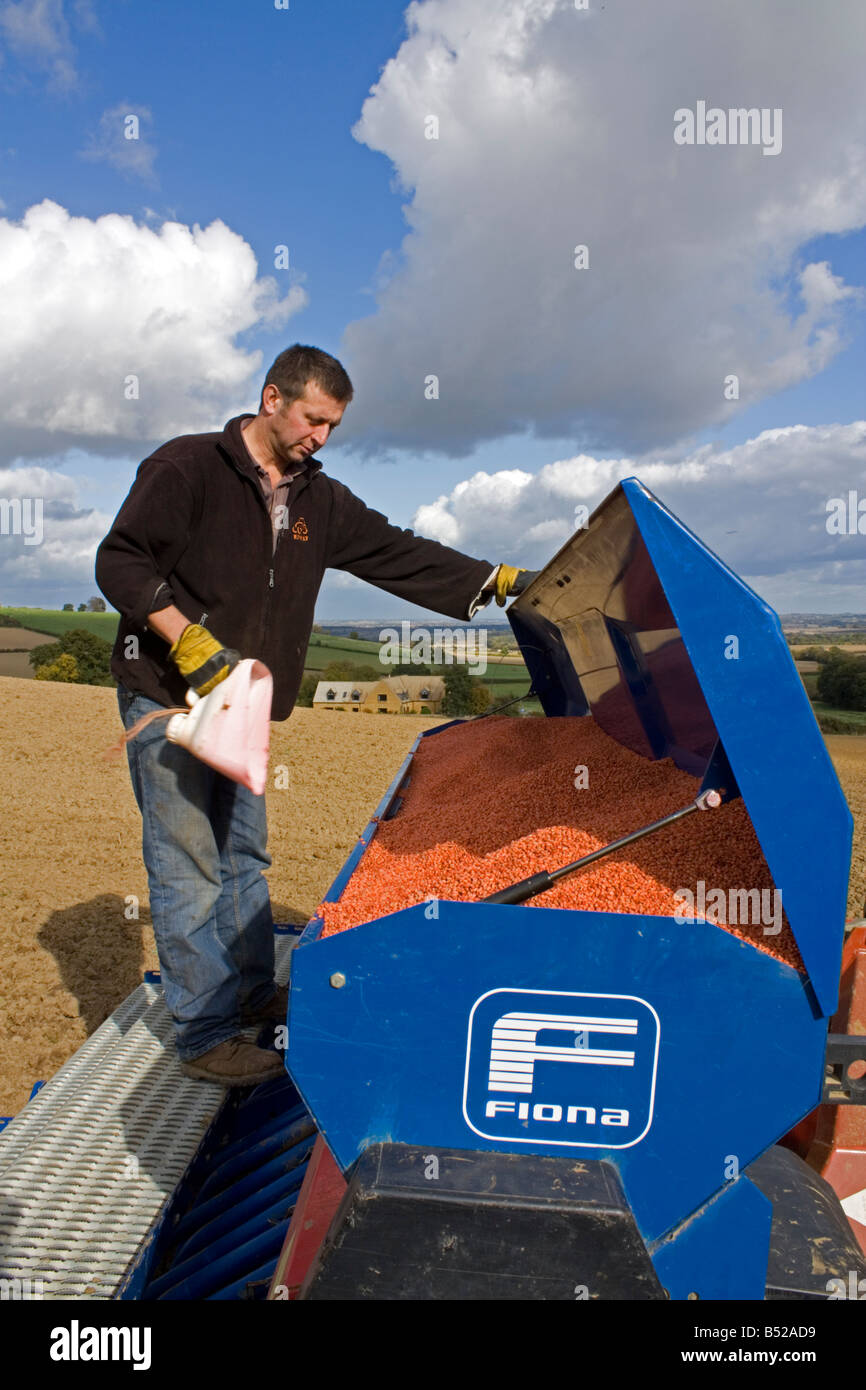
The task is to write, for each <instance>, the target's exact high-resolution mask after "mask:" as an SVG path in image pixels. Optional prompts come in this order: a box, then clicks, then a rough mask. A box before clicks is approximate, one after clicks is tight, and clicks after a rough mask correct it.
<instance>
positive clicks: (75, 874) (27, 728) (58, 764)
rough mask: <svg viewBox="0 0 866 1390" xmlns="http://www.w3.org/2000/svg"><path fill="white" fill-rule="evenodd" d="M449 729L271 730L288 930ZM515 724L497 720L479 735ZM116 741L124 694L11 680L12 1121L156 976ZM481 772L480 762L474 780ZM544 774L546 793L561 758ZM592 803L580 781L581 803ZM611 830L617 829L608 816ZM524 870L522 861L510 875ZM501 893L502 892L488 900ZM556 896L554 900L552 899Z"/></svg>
mask: <svg viewBox="0 0 866 1390" xmlns="http://www.w3.org/2000/svg"><path fill="white" fill-rule="evenodd" d="M46 640H49V639H46ZM22 645H23V644H22ZM324 722H327V726H328V727H327V737H323V723H324ZM441 722H443V721H440V720H437V719H422V718H415V717H408V716H407V717H403V718H401V717H398V716H392V717H389V718H381V719H364V720H361V719H352V718H351V717H350V716H347V717H346V718H345V719H344V720H337V719H333V718H329V719H326V717H325V716H323V715H321V714H319V713H317V712H314V711H313V710H308V709H298V710H295V712H294V714H293V715H292V717H291V719H289V720H288V721H287V722H285V723H283V724H275V725H274V726H273V737H272V744H271V771H272V773H275V772H277V771H278V769H280V768H281V767H282V768H285V769H286V772H285V773H282V774H280V775H279V776H278V777H277V779H276V782H277V785H276V786H275V779H274V777H273V776H272V777H271V781H270V788H269V791H268V794H267V795H268V803H269V822H270V850H271V854H272V856H273V860H274V864H273V867H272V869H271V870H270V872H269V874H268V878H269V881H270V885H271V896H272V899H273V903H274V911H275V916H276V918H277V920H278V921H290V920H291V921H297V922H301V921H305V920H306V919H307V918H308V917H310V916H311V915H312V913H313V911H314V910H315V908H316V906H317V904H318V903H319V902H320V901H321V899H322V896H323V894H324V893H325V891H326V889H327V888H328V886H329V884H330V883H331V881H332V880H333V878H334V876H335V875H336V873H337V871H338V870H339V869H340V867H341V866H342V864H343V863H344V861H345V859H346V857H347V855H348V853H349V851H350V849H351V848H352V846H353V845H354V843H355V839H356V836H357V835H358V833H359V832H360V831H361V830H362V829H363V827H364V826H365V825H366V823H367V821H368V820H369V818H370V816H371V815H372V813H373V811H374V809H375V807H376V805H377V803H378V801H379V800H380V799H381V796H382V795H383V793H384V791H385V789H386V788H387V786H388V785H389V783H390V782H391V780H392V778H393V776H394V774H395V773H396V772H397V769H398V767H399V765H400V763H401V761H402V759H403V757H404V756H405V754H406V753H407V752H408V750H409V748H410V747H411V745H412V742H413V741H414V739H415V737H416V736H417V734H418V733H419V732H420V731H421V730H422V729H425V728H432V727H435V726H436V725H437V724H439V723H441ZM504 722H505V721H504V720H503V721H499V720H494V719H491V720H486V721H484V723H482V724H479V725H478V726H477V730H473V731H472V733H473V737H475V736H477V734H478V733H479V732H480V731H481V730H483V729H484V728H485V727H486V726H490V725H492V726H494V728H495V726H496V725H497V724H504ZM515 722H516V721H509V724H513V723H515ZM119 733H120V720H119V717H118V714H117V706H116V700H115V694H114V691H113V690H110V689H101V688H96V687H89V686H73V685H60V684H54V683H53V682H50V681H21V680H17V679H15V678H13V677H3V676H0V805H2V808H3V811H2V817H0V952H2V961H3V988H2V990H0V1114H5V1115H11V1114H14V1113H15V1111H16V1110H18V1109H19V1108H20V1107H21V1106H22V1105H23V1104H24V1103H25V1102H26V1100H27V1098H28V1096H29V1094H30V1088H31V1086H32V1084H33V1082H34V1081H36V1080H44V1079H47V1078H48V1077H49V1076H51V1075H52V1074H53V1072H55V1071H56V1070H57V1068H58V1067H59V1066H61V1065H62V1063H63V1062H65V1061H66V1059H67V1058H68V1057H70V1056H71V1055H72V1053H73V1052H74V1051H75V1050H76V1048H77V1047H78V1046H79V1045H80V1044H81V1043H82V1042H83V1041H84V1039H85V1038H86V1037H87V1036H88V1035H89V1034H90V1033H92V1032H93V1031H94V1029H95V1028H97V1027H98V1026H99V1024H100V1023H102V1022H103V1020H104V1019H105V1018H106V1017H107V1016H108V1015H109V1014H110V1013H111V1012H112V1011H113V1010H114V1009H115V1008H116V1007H117V1005H118V1004H119V1003H120V1002H121V1001H122V1000H123V999H124V998H125V997H126V995H127V994H129V993H130V991H131V990H133V989H134V988H135V987H136V986H137V985H138V984H140V982H141V978H142V973H143V971H144V970H151V969H156V968H157V967H158V961H157V957H156V951H155V948H154V944H153V934H152V931H151V927H150V917H149V912H148V897H147V880H146V877H145V873H144V868H143V865H142V862H141V852H140V842H141V828H140V819H139V815H138V810H137V807H136V805H135V801H134V798H133V795H132V789H131V787H130V783H129V775H128V772H127V769H126V764H125V760H124V759H123V758H120V759H118V760H116V761H113V762H112V761H107V760H106V759H105V757H104V750H105V748H106V747H107V746H108V745H110V744H112V743H114V742H115V741H116V739H117V737H118V735H119ZM444 737H449V738H450V737H452V736H451V735H443V738H444ZM533 737H536V738H540V737H541V734H538V735H533ZM545 737H547V735H545ZM827 743H828V746H829V748H830V752H831V756H832V757H833V760H834V762H835V764H836V768H837V771H838V773H839V776H840V780H841V781H842V785H843V787H844V789H845V792H846V795H847V797H848V801H849V804H850V805H851V808H852V811H853V812H854V817H855V850H854V862H853V868H852V876H851V894H850V897H849V915H851V916H853V915H857V916H859V915H861V912H862V907H863V900H864V897H866V738H856V737H845V736H841V735H839V736H829V737H828V739H827ZM572 751H573V750H572V749H571V747H570V746H569V748H568V758H567V759H566V760H565V761H566V763H567V765H566V767H565V769H564V771H565V774H570V777H571V778H573V776H574V767H575V765H576V763H578V762H586V761H587V760H586V759H585V758H583V759H581V758H578V757H576V756H575V757H574V759H573V760H571V753H572ZM537 756H538V754H537V750H536V751H535V752H533V753H532V754H531V757H532V758H535V757H537ZM514 770H515V769H513V768H512V771H514ZM651 775H652V776H653V777H658V776H659V771H658V770H655V771H652V770H651ZM665 775H666V774H665ZM474 776H475V772H474V768H473V766H468V767H467V768H466V770H465V781H466V782H467V783H468V784H469V785H470V786H471V784H472V781H473V777H474ZM546 776H547V782H548V789H549V786H550V782H551V775H550V764H549V761H548V771H547V774H546ZM590 780H591V768H590ZM284 783H287V784H288V785H287V786H285V787H284V785H283V784H284ZM569 785H571V784H570V783H569V782H568V777H566V786H569ZM682 790H685V793H686V794H685V797H684V798H683V799H682V801H680V800H679V799H678V798H679V794H680V792H681V791H682ZM672 792H673V793H674V799H673V800H672V802H671V805H670V807H669V808H668V807H667V806H665V807H664V808H663V809H674V808H675V806H677V805H680V804H685V802H686V801H688V800H689V799H690V797H691V795H692V794H693V793H692V780H691V779H688V778H687V779H686V784H684V786H683V787H682V788H681V787H679V786H678V785H677V786H674V787H672ZM582 794H585V793H581V792H578V791H577V790H574V789H573V788H572V791H571V795H573V796H574V797H575V798H578V797H579V796H581V795H582ZM731 809H732V808H722V810H721V811H719V812H707V813H705V814H706V817H707V818H709V817H711V816H714V815H729V813H730V810H731ZM473 814H474V819H475V822H476V823H477V825H478V826H483V834H485V835H487V836H488V837H489V836H495V835H496V834H497V833H498V834H499V835H500V836H501V834H502V831H503V827H505V826H507V825H508V824H510V822H508V821H507V817H508V816H510V815H511V814H512V811H511V810H509V809H508V806H507V804H506V797H504V796H501V795H500V796H495V797H494V798H493V799H492V800H490V799H489V798H487V799H486V800H485V801H484V803H483V804H478V805H477V806H476V808H475V811H474V813H473ZM701 818H702V819H703V815H702V817H701ZM560 819H561V818H560ZM691 820H692V821H695V820H697V817H692V818H691ZM399 822H400V817H399V816H398V817H397V818H396V819H395V820H394V821H393V822H392V824H393V826H394V827H396V826H398V825H399ZM556 823H557V822H556V821H553V820H551V821H549V824H551V825H553V824H556ZM639 823H640V817H639V816H638V817H637V818H636V819H635V820H634V822H633V823H632V821H631V820H630V819H629V820H628V822H627V823H625V824H623V825H622V827H621V829H620V827H619V826H617V827H613V825H612V823H611V826H610V828H615V829H617V830H618V831H619V833H621V831H622V830H627V829H631V828H633V826H634V825H637V824H639ZM716 823H718V822H716ZM497 826H498V830H497ZM687 826H689V821H688V820H687V821H685V822H684V823H683V826H682V828H683V830H685V829H686V827H687ZM416 828H417V827H416ZM601 829H603V830H604V832H605V834H606V833H607V829H608V827H607V825H606V823H602V824H601ZM473 833H476V832H475V831H473ZM663 833H664V834H667V833H669V832H663ZM650 844H651V840H648V841H647V842H646V847H647V849H648V848H649V845H650ZM554 848H555V846H554ZM639 850H640V845H639V844H638V845H636V846H635V849H634V862H635V863H636V864H637V866H638V868H639V869H640V868H641V865H643V864H645V861H643V860H640V859H638V858H637V854H638V851H639ZM578 853H580V846H578ZM546 867H555V866H554V864H553V863H551V862H548V863H547V864H546ZM652 867H653V866H652V865H650V868H652ZM641 871H642V872H643V870H641ZM528 872H530V868H528V867H527V868H526V869H524V868H522V867H521V868H519V869H518V871H517V872H516V873H515V874H514V877H522V876H523V875H524V873H528ZM659 872H660V869H659V865H658V861H656V869H655V873H656V877H657V876H658V874H659ZM651 876H652V875H651ZM503 881H508V880H507V879H505V880H503ZM709 881H710V880H709V879H708V882H709ZM575 882H576V881H575ZM495 886H502V885H501V883H500V884H493V885H491V886H489V887H487V889H486V891H488V892H492V891H493V888H494V887H495ZM673 886H674V887H677V886H680V884H679V883H677V884H674V885H673ZM564 887H565V884H563V885H562V888H564ZM431 891H432V890H431ZM655 891H656V890H655V889H654V890H653V892H655ZM422 896H423V894H422ZM540 901H541V902H544V901H545V899H541V900H540ZM548 901H550V903H551V905H556V904H555V903H554V901H553V895H552V894H551V895H549V898H548Z"/></svg>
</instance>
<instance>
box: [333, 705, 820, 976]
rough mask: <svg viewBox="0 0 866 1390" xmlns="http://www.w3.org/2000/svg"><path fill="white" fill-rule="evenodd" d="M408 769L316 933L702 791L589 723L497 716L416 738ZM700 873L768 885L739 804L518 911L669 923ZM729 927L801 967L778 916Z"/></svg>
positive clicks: (515, 866) (617, 826)
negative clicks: (623, 915) (394, 806)
mask: <svg viewBox="0 0 866 1390" xmlns="http://www.w3.org/2000/svg"><path fill="white" fill-rule="evenodd" d="M581 768H585V769H586V771H585V773H582V772H581V771H580V769H581ZM410 777H411V781H410V783H409V786H408V788H407V790H406V791H405V792H404V793H403V803H402V805H401V807H400V809H399V811H398V812H397V814H396V815H395V816H394V817H393V818H392V819H391V820H388V821H383V822H382V823H381V824H380V825H379V827H378V829H377V832H376V835H375V836H374V838H373V840H372V842H371V844H370V846H369V848H368V850H367V852H366V853H365V855H364V856H363V858H362V860H361V862H360V864H359V865H358V868H357V869H356V871H355V873H354V874H353V876H352V878H351V879H350V880H349V882H348V884H347V885H346V888H345V889H344V891H343V895H342V897H341V898H340V901H339V902H337V903H323V904H322V905H321V907H320V908H319V914H320V915H321V916H323V917H324V928H323V933H322V934H323V936H332V935H334V934H335V933H336V932H340V931H345V930H346V929H347V928H349V927H354V926H357V925H358V924H359V923H360V922H369V921H372V920H373V919H374V918H376V917H383V916H385V915H386V914H388V913H391V912H398V911H400V910H401V909H402V908H405V907H410V906H412V905H413V904H415V903H419V902H423V901H424V900H425V899H428V898H433V897H435V898H442V899H451V900H456V901H459V902H477V901H478V900H479V899H481V898H484V897H486V896H487V895H488V894H489V893H495V892H497V891H498V890H499V889H502V888H506V887H507V886H508V885H509V884H511V883H514V882H516V881H517V880H519V879H523V878H528V877H529V876H530V874H535V873H538V872H540V871H541V870H542V869H547V870H552V869H557V868H559V867H560V866H561V865H563V864H567V863H569V862H571V861H572V860H575V859H580V858H581V857H582V856H583V855H585V854H589V853H591V852H592V851H593V850H595V849H599V848H600V847H601V846H603V845H606V844H609V843H610V842H611V841H612V840H616V839H618V838H619V837H620V836H622V835H625V834H628V833H629V832H630V831H632V830H637V829H638V828H639V827H640V826H643V825H647V824H649V823H650V822H651V821H655V820H660V819H661V818H662V817H663V816H666V815H668V814H669V813H670V812H671V811H676V810H678V809H679V808H680V807H682V806H686V805H688V804H689V802H691V801H693V800H694V798H695V797H696V795H697V793H698V790H699V782H698V780H697V779H696V778H694V777H691V776H690V775H689V774H688V773H686V772H682V771H681V770H680V769H679V768H678V767H677V766H676V765H675V764H674V763H673V762H672V761H671V760H670V759H665V760H664V761H659V762H650V761H649V760H648V759H646V758H642V757H640V756H639V755H638V754H637V753H632V752H631V751H630V750H629V749H627V748H624V747H623V746H622V745H621V744H619V743H617V742H616V741H615V740H614V739H612V738H610V737H609V736H608V735H607V734H605V733H604V732H603V731H602V730H601V729H600V728H599V726H598V725H597V724H596V723H595V722H594V721H593V720H592V719H591V718H589V717H586V718H559V719H556V718H545V719H541V718H534V719H532V718H530V719H509V718H507V717H506V716H504V715H502V716H498V717H493V718H489V719H483V720H479V721H478V722H477V723H466V724H461V725H455V726H454V727H453V728H450V729H445V730H443V731H442V733H439V734H435V735H433V736H431V737H429V738H426V739H422V741H421V743H420V745H419V747H418V749H417V751H416V753H415V757H414V759H413V761H412V764H411V768H410ZM584 782H585V783H587V785H585V786H581V785H580V784H582V783H584ZM700 880H703V882H704V884H705V885H706V893H707V894H709V893H710V891H711V890H713V889H722V890H724V891H725V892H726V893H727V892H728V890H729V889H732V888H747V889H754V888H757V889H769V890H772V888H773V880H772V878H771V876H770V870H769V868H768V866H767V862H766V860H765V859H764V856H763V853H762V852H761V847H760V845H759V843H758V838H757V836H756V834H755V832H754V830H753V828H752V823H751V821H750V819H749V815H748V812H747V811H746V807H745V805H744V803H743V801H742V800H736V801H731V802H728V803H727V804H725V805H723V806H720V807H718V808H717V809H716V810H710V811H699V812H696V813H695V814H694V815H692V816H687V817H685V818H684V819H683V820H680V821H677V822H674V824H673V825H670V826H666V827H665V828H664V829H662V830H659V831H657V832H655V833H654V834H652V835H648V836H647V837H646V838H645V839H643V840H638V841H636V842H635V843H634V844H632V845H629V846H627V847H626V848H624V849H622V850H619V851H618V852H617V853H616V854H614V855H611V856H610V857H609V858H606V859H603V860H601V861H600V862H599V863H597V864H594V865H591V866H590V867H589V868H587V869H581V870H578V872H577V873H575V874H573V875H571V876H570V877H568V878H564V879H562V880H561V881H560V882H559V883H557V884H556V885H555V886H554V887H553V888H551V889H549V890H548V891H547V892H546V893H541V894H539V895H538V896H537V897H535V898H532V899H531V900H530V902H529V903H528V904H527V906H533V907H559V908H569V909H578V910H581V911H592V912H628V913H640V914H644V915H649V916H661V917H672V916H674V913H675V911H676V908H677V903H676V901H675V895H676V893H677V890H680V889H690V891H691V892H692V893H696V891H697V884H698V882H699V881H700ZM767 901H768V902H769V901H772V899H767ZM696 915H697V914H696ZM726 930H729V931H732V932H733V933H734V934H735V935H737V936H740V937H743V938H744V939H746V940H749V941H751V942H752V943H753V944H754V945H755V946H757V947H759V948H760V949H761V950H763V951H766V952H767V953H768V954H770V955H772V956H775V957H776V958H777V959H779V960H783V961H786V962H787V963H789V964H791V965H794V966H795V967H796V968H798V969H802V963H801V960H800V955H799V952H798V950H797V945H796V942H795V940H794V937H793V934H792V932H791V929H790V927H789V925H788V922H787V919H785V920H784V922H783V925H782V929H781V931H780V932H779V933H778V935H765V934H764V927H763V925H762V924H761V923H760V922H758V923H754V924H750V923H745V924H741V925H729V926H727V927H726Z"/></svg>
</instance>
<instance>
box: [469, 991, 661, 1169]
mask: <svg viewBox="0 0 866 1390" xmlns="http://www.w3.org/2000/svg"><path fill="white" fill-rule="evenodd" d="M493 994H534V995H539V994H544V995H549V996H550V997H552V998H555V999H627V1000H631V1001H632V1002H633V1003H635V1004H643V1006H644V1008H646V1009H649V1011H650V1013H651V1014H652V1016H653V1018H654V1019H655V1021H656V1045H655V1055H654V1057H653V1074H652V1084H651V1086H650V1103H649V1116H648V1118H647V1123H646V1129H644V1130H643V1131H642V1133H640V1134H639V1135H638V1136H637V1138H636V1139H630V1140H629V1142H628V1143H627V1144H610V1143H607V1144H584V1143H577V1142H573V1141H572V1140H570V1139H540V1138H538V1137H533V1138H531V1139H530V1138H527V1139H521V1138H520V1137H519V1136H518V1135H506V1134H487V1133H485V1131H484V1130H483V1129H476V1128H475V1126H474V1124H473V1123H472V1121H471V1120H470V1118H469V1115H468V1113H467V1110H466V1098H467V1093H468V1091H469V1058H470V1056H471V1053H472V1020H473V1018H474V1017H475V1010H476V1009H477V1008H478V1005H479V1004H483V1002H484V1000H485V999H489V998H490V996H491V995H493ZM661 1033H662V1025H661V1019H660V1018H659V1016H658V1014H657V1013H656V1011H655V1009H654V1008H653V1006H652V1004H650V1003H649V1001H648V1000H646V999H641V997H640V995H638V994H588V993H585V992H584V991H583V990H577V989H524V988H518V989H509V988H508V987H507V986H506V985H502V986H500V987H499V988H498V989H489V990H488V991H487V993H486V994H481V995H479V996H478V998H477V999H476V1000H475V1003H474V1004H473V1005H472V1008H471V1010H470V1012H469V1027H468V1029H467V1033H466V1067H465V1070H464V1073H463V1118H464V1120H465V1121H466V1123H467V1125H468V1126H469V1128H470V1129H471V1130H472V1132H473V1134H477V1135H479V1136H480V1137H481V1138H482V1139H493V1140H496V1141H499V1142H501V1143H506V1144H535V1145H551V1146H552V1145H555V1146H556V1147H557V1148H563V1149H631V1148H633V1147H634V1145H635V1144H639V1143H640V1141H641V1140H642V1139H644V1138H645V1137H646V1135H647V1134H648V1133H649V1131H650V1127H651V1125H652V1122H653V1113H654V1110H655V1095H656V1073H657V1071H658V1060H659V1044H660V1042H661Z"/></svg>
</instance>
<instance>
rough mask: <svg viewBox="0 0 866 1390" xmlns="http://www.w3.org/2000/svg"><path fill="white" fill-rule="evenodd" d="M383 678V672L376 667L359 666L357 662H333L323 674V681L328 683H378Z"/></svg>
mask: <svg viewBox="0 0 866 1390" xmlns="http://www.w3.org/2000/svg"><path fill="white" fill-rule="evenodd" d="M381 678H382V672H381V671H377V670H376V668H375V666H359V665H358V663H357V662H355V661H332V662H330V663H329V664H328V665H327V666H326V667H325V669H324V671H323V672H322V680H326V681H377V680H381Z"/></svg>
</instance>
